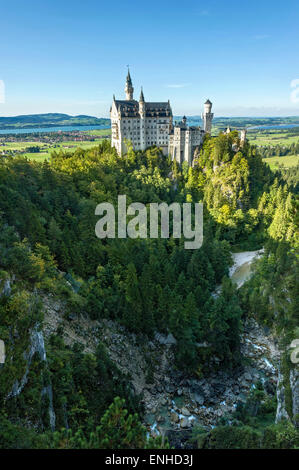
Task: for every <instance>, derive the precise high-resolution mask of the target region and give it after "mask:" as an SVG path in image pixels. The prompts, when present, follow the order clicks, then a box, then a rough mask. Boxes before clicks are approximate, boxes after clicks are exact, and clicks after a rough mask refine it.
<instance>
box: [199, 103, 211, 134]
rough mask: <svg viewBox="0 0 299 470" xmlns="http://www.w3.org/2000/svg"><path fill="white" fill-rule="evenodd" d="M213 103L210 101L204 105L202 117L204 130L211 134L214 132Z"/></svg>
mask: <svg viewBox="0 0 299 470" xmlns="http://www.w3.org/2000/svg"><path fill="white" fill-rule="evenodd" d="M212 106H213V105H212V103H211V101H210V100H207V101H206V102H205V105H204V112H203V114H202V115H201V117H202V120H203V129H204V131H205V132H208V133H209V134H210V133H211V131H212V121H213V117H214V114H213V113H212Z"/></svg>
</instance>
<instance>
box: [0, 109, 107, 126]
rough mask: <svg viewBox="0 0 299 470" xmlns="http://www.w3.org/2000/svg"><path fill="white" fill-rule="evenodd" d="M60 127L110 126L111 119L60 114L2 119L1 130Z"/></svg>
mask: <svg viewBox="0 0 299 470" xmlns="http://www.w3.org/2000/svg"><path fill="white" fill-rule="evenodd" d="M58 126H110V119H105V118H96V117H93V116H85V115H79V116H70V115H68V114H60V113H47V114H26V115H23V116H13V117H0V129H16V128H22V129H32V128H33V127H58Z"/></svg>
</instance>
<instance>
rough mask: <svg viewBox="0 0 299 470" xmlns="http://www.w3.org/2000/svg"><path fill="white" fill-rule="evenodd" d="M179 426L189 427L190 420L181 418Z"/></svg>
mask: <svg viewBox="0 0 299 470" xmlns="http://www.w3.org/2000/svg"><path fill="white" fill-rule="evenodd" d="M180 427H181V428H183V429H186V428H189V427H190V422H189V420H188V419H187V418H182V419H181V421H180Z"/></svg>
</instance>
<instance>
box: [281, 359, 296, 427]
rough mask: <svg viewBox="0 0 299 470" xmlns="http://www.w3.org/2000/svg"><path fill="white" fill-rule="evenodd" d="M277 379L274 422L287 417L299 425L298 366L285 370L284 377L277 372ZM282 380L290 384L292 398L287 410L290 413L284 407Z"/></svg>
mask: <svg viewBox="0 0 299 470" xmlns="http://www.w3.org/2000/svg"><path fill="white" fill-rule="evenodd" d="M278 379H279V380H278V386H277V413H276V420H275V422H276V423H278V422H279V421H281V420H283V419H287V420H288V421H292V422H293V423H294V424H295V425H296V426H297V427H299V370H298V368H293V369H290V370H289V371H288V372H287V377H284V376H283V374H282V373H281V372H279V376H278ZM284 382H286V383H288V384H289V386H290V392H291V400H292V406H291V410H289V411H290V413H288V411H287V409H286V400H285V387H284V385H283V383H284ZM290 414H291V416H290Z"/></svg>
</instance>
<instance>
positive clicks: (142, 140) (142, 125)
mask: <svg viewBox="0 0 299 470" xmlns="http://www.w3.org/2000/svg"><path fill="white" fill-rule="evenodd" d="M139 115H140V149H141V150H145V149H146V136H145V134H146V132H145V127H146V124H145V101H144V95H143V89H142V87H141V92H140V98H139Z"/></svg>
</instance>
